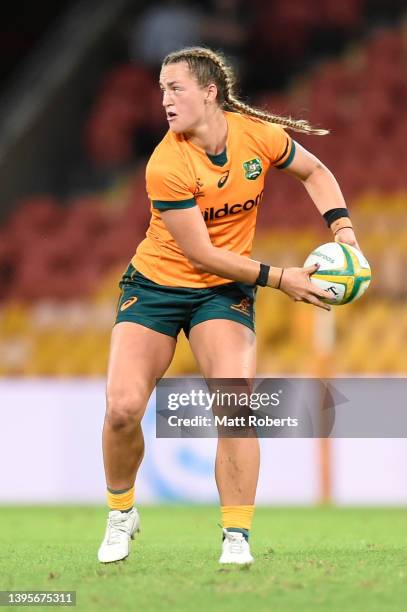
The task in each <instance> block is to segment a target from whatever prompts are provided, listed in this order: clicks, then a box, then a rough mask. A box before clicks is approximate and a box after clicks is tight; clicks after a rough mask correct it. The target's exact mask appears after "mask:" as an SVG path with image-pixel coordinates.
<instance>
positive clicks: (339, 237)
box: [335, 227, 361, 251]
mask: <svg viewBox="0 0 407 612" xmlns="http://www.w3.org/2000/svg"><path fill="white" fill-rule="evenodd" d="M335 242H343V243H344V244H349V245H350V246H353V247H356V248H357V249H359V251H361V248H360V246H359V244H358V241H357V240H356V236H355V232H354V231H353V229H352V228H351V227H343V228H342V229H340V230H339V231H338V232H336V235H335Z"/></svg>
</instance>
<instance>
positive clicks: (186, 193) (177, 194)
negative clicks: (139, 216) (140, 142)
mask: <svg viewBox="0 0 407 612" xmlns="http://www.w3.org/2000/svg"><path fill="white" fill-rule="evenodd" d="M146 186H147V193H148V197H149V198H150V200H151V204H152V206H153V208H155V209H157V210H159V211H165V210H172V209H182V208H191V207H192V206H195V205H196V202H195V197H194V192H193V190H192V188H191V185H189V184H188V179H187V173H186V170H185V169H184V168H183V167H182V164H181V163H180V162H178V163H173V162H171V163H169V162H168V161H163V160H162V159H160V158H155V157H154V156H153V157H152V158H151V159H150V161H149V162H148V164H147V169H146Z"/></svg>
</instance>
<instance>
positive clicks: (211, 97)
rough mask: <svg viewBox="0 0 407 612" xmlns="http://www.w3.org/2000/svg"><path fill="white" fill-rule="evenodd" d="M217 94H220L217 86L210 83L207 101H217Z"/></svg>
mask: <svg viewBox="0 0 407 612" xmlns="http://www.w3.org/2000/svg"><path fill="white" fill-rule="evenodd" d="M217 96H218V88H217V87H216V85H215V83H209V85H208V86H207V88H206V96H205V101H206V102H207V103H208V102H215V100H216V98H217Z"/></svg>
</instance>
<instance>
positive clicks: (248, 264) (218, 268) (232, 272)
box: [190, 246, 281, 287]
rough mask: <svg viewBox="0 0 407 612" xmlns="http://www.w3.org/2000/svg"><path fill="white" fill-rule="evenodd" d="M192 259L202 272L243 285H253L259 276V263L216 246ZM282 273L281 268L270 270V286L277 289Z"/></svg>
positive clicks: (209, 247)
mask: <svg viewBox="0 0 407 612" xmlns="http://www.w3.org/2000/svg"><path fill="white" fill-rule="evenodd" d="M190 259H191V261H192V263H193V265H194V266H195V267H196V268H197V270H199V271H200V272H209V273H210V274H216V275H217V276H220V277H222V278H228V279H230V280H233V281H237V282H241V283H250V284H252V285H253V284H254V283H255V282H256V280H257V278H258V276H259V271H260V262H259V261H256V260H254V259H249V258H248V257H243V256H242V255H238V254H237V253H233V252H232V251H227V250H225V249H220V248H218V247H215V246H208V248H206V249H204V250H202V251H200V252H199V255H195V256H194V257H193V258H192V257H191V258H190ZM280 273H281V268H274V267H271V268H270V274H269V282H268V284H269V286H274V287H276V286H277V285H278V280H279V277H280Z"/></svg>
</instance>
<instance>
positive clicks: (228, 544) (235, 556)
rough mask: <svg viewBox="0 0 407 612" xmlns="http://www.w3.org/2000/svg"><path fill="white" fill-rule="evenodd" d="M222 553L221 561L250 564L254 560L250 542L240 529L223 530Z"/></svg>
mask: <svg viewBox="0 0 407 612" xmlns="http://www.w3.org/2000/svg"><path fill="white" fill-rule="evenodd" d="M223 535H224V536H225V538H224V540H223V543H222V554H221V556H220V559H219V563H238V564H239V565H248V564H250V563H253V562H254V559H253V557H252V555H251V554H250V546H249V542H248V541H247V540H246V538H245V537H244V535H243V534H242V533H240V532H239V531H228V530H227V529H224V530H223Z"/></svg>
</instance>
